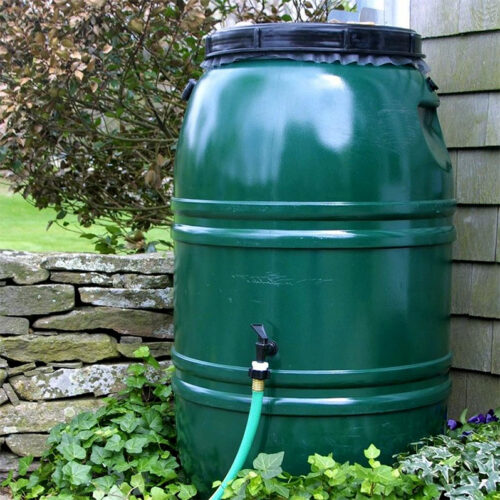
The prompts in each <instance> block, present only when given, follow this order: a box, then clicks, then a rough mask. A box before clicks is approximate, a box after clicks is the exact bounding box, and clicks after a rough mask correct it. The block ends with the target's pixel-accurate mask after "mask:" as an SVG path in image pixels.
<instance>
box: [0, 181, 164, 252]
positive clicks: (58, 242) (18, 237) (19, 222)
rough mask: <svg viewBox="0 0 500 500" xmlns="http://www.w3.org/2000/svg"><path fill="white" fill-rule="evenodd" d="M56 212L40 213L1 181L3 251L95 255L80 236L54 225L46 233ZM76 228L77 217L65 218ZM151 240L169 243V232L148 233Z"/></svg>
mask: <svg viewBox="0 0 500 500" xmlns="http://www.w3.org/2000/svg"><path fill="white" fill-rule="evenodd" d="M55 216H56V211H55V210H52V209H44V210H38V209H37V208H35V207H34V206H33V205H31V204H30V203H28V202H27V201H26V200H25V199H24V198H23V197H22V196H21V195H20V194H14V193H12V192H10V191H9V189H8V186H7V185H6V184H5V183H2V182H0V250H24V251H29V252H95V250H94V245H93V244H92V242H90V241H89V240H87V239H85V238H80V235H79V234H78V233H74V232H71V231H67V230H65V229H63V228H60V227H58V226H57V225H55V224H53V225H52V226H51V227H50V229H49V230H47V229H46V228H47V224H48V223H49V221H51V220H53V219H55ZM65 220H67V221H68V222H69V223H70V224H71V225H72V226H73V225H74V226H75V229H76V226H77V219H76V217H75V216H67V217H66V218H65ZM85 231H87V232H94V233H97V234H101V233H103V230H102V228H100V227H94V228H88V229H85ZM147 239H148V240H154V239H164V240H169V239H170V238H169V235H168V231H167V230H165V229H153V230H151V231H149V232H148V233H147Z"/></svg>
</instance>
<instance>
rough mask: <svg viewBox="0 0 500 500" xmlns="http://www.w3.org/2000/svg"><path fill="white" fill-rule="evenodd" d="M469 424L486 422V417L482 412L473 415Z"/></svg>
mask: <svg viewBox="0 0 500 500" xmlns="http://www.w3.org/2000/svg"><path fill="white" fill-rule="evenodd" d="M467 422H469V424H484V423H485V422H486V417H485V416H484V415H483V414H482V413H480V414H479V415H474V416H473V417H471V418H469V420H467Z"/></svg>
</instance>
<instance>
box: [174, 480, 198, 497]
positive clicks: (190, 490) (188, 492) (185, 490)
mask: <svg viewBox="0 0 500 500" xmlns="http://www.w3.org/2000/svg"><path fill="white" fill-rule="evenodd" d="M196 493H197V491H196V488H195V487H194V486H193V485H192V484H181V485H180V488H179V493H177V496H178V497H179V498H180V499H181V500H189V498H193V497H194V496H195V495H196Z"/></svg>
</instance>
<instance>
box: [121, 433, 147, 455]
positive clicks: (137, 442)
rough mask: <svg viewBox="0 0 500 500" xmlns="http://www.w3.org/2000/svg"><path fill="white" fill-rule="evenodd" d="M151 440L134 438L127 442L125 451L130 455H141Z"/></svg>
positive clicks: (139, 437)
mask: <svg viewBox="0 0 500 500" xmlns="http://www.w3.org/2000/svg"><path fill="white" fill-rule="evenodd" d="M148 442H149V439H148V438H147V437H141V436H137V437H133V438H131V439H129V440H128V441H126V442H125V449H126V450H127V451H128V452H129V453H141V452H142V449H143V448H144V446H146V444H148Z"/></svg>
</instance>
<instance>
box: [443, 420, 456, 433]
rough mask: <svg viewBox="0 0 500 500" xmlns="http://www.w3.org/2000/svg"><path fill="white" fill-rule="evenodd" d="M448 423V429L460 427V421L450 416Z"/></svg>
mask: <svg viewBox="0 0 500 500" xmlns="http://www.w3.org/2000/svg"><path fill="white" fill-rule="evenodd" d="M446 425H448V429H450V431H454V430H455V429H456V428H457V427H458V422H457V421H456V420H453V419H452V418H450V419H449V420H448V422H447V424H446Z"/></svg>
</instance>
